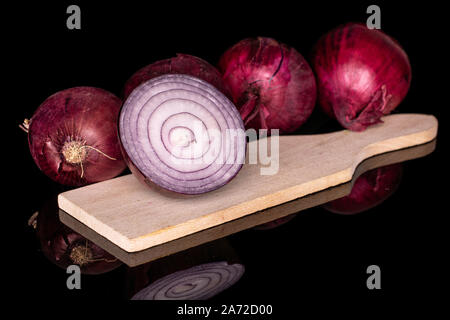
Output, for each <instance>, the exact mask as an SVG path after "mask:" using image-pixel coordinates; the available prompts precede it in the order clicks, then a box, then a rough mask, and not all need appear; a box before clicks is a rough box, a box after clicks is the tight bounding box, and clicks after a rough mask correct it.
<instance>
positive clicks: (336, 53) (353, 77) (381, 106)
mask: <svg viewBox="0 0 450 320" xmlns="http://www.w3.org/2000/svg"><path fill="white" fill-rule="evenodd" d="M312 65H313V69H314V71H315V73H316V76H317V85H318V93H319V97H318V98H319V104H320V105H321V107H322V109H323V110H324V111H325V113H326V114H328V115H329V116H330V117H332V118H335V119H337V121H338V122H339V123H340V124H341V125H342V126H343V127H344V128H347V129H349V130H352V131H363V130H365V129H366V128H367V127H368V126H371V125H374V124H376V123H379V122H381V120H380V118H381V117H382V116H384V115H387V114H389V113H390V112H392V110H394V109H395V108H396V107H397V106H398V105H399V104H400V102H401V101H402V100H403V99H404V98H405V96H406V94H407V92H408V90H409V87H410V83H411V66H410V63H409V59H408V56H407V54H406V53H405V51H404V50H403V49H402V48H401V47H400V45H399V44H398V42H397V41H395V40H394V39H392V38H391V37H390V36H388V35H386V34H385V33H383V32H382V31H380V30H376V29H374V30H371V29H368V28H367V26H366V25H364V24H359V23H348V24H346V25H343V26H339V27H337V28H336V29H334V30H331V31H330V32H328V33H327V34H325V35H324V36H323V37H321V39H320V40H319V41H318V43H317V44H316V45H315V48H314V50H313V57H312Z"/></svg>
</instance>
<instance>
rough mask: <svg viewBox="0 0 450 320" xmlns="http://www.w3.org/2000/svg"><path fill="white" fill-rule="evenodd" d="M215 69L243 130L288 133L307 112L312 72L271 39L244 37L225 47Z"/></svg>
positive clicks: (312, 90)
mask: <svg viewBox="0 0 450 320" xmlns="http://www.w3.org/2000/svg"><path fill="white" fill-rule="evenodd" d="M219 69H220V71H221V72H222V74H223V79H224V81H225V83H226V84H227V85H228V86H229V88H230V90H231V96H232V99H233V102H234V103H235V105H236V106H237V108H238V109H239V111H240V113H241V116H242V119H243V120H244V123H245V126H246V128H247V129H249V128H253V129H256V130H258V129H280V133H281V134H283V133H290V132H293V131H295V130H296V129H298V128H299V127H300V126H301V125H302V124H303V123H304V122H305V121H306V120H307V119H308V118H309V116H310V115H311V113H312V111H313V109H314V105H315V102H316V82H315V78H314V74H313V72H312V70H311V68H310V66H309V65H308V63H307V62H306V60H305V59H304V58H303V56H302V55H301V54H300V53H298V52H297V51H296V50H295V49H294V48H291V47H289V46H287V45H286V44H283V43H279V42H278V41H276V40H275V39H272V38H264V37H259V38H248V39H244V40H242V41H240V42H238V43H237V44H235V45H234V46H232V47H231V48H230V49H228V50H227V51H226V52H225V53H224V54H223V55H222V57H221V59H220V61H219Z"/></svg>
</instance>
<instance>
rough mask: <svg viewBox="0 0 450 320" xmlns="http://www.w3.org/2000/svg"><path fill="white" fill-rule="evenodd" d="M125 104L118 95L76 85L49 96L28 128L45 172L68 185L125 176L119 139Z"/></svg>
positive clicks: (36, 157) (37, 160) (33, 152)
mask: <svg viewBox="0 0 450 320" xmlns="http://www.w3.org/2000/svg"><path fill="white" fill-rule="evenodd" d="M121 105H122V101H121V100H120V99H119V98H118V97H116V96H115V95H114V94H112V93H110V92H108V91H106V90H103V89H100V88H95V87H74V88H70V89H66V90H62V91H59V92H57V93H55V94H53V95H52V96H50V97H48V98H47V99H46V100H45V101H44V102H43V103H42V104H41V105H40V106H39V108H38V109H37V110H36V112H35V113H34V115H33V117H32V118H31V120H30V124H29V129H28V144H29V147H30V152H31V155H32V157H33V159H34V161H35V163H36V164H37V166H38V167H39V169H40V170H41V171H42V172H43V173H44V174H46V175H47V176H48V177H50V178H51V179H53V180H54V181H56V182H58V183H60V184H62V185H68V186H83V185H87V184H90V183H94V182H99V181H103V180H107V179H110V178H114V177H115V176H117V175H119V174H120V173H121V172H122V171H123V170H124V169H125V167H126V164H125V162H124V161H123V158H122V154H121V152H120V145H119V140H118V135H117V120H118V115H119V111H120V107H121ZM68 151H72V152H68Z"/></svg>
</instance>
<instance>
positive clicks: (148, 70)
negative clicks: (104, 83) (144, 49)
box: [123, 53, 229, 99]
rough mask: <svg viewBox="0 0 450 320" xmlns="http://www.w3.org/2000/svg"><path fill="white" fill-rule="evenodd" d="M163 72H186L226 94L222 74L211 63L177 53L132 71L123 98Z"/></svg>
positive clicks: (227, 93) (227, 92)
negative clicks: (134, 71) (174, 55)
mask: <svg viewBox="0 0 450 320" xmlns="http://www.w3.org/2000/svg"><path fill="white" fill-rule="evenodd" d="M164 74H187V75H191V76H193V77H196V78H199V79H202V80H204V81H206V82H208V83H210V84H212V85H213V86H214V87H216V88H217V89H218V90H220V91H221V92H222V93H223V94H225V95H226V96H229V90H228V88H227V87H226V86H225V83H224V82H223V81H222V75H221V74H220V72H219V70H217V69H216V68H215V67H214V66H213V65H211V64H210V63H208V62H207V61H205V60H203V59H201V58H198V57H196V56H192V55H188V54H182V53H178V54H177V55H176V57H173V58H169V59H164V60H159V61H156V62H154V63H152V64H149V65H147V66H145V67H143V68H141V69H139V70H138V71H136V73H134V74H133V75H132V76H131V77H130V78H129V79H128V81H127V82H126V83H125V86H124V89H123V97H124V99H126V98H128V96H129V95H130V93H131V92H132V91H133V90H134V89H135V88H136V87H138V86H139V85H140V84H141V83H143V82H145V81H147V80H150V79H153V78H156V77H159V76H161V75H164Z"/></svg>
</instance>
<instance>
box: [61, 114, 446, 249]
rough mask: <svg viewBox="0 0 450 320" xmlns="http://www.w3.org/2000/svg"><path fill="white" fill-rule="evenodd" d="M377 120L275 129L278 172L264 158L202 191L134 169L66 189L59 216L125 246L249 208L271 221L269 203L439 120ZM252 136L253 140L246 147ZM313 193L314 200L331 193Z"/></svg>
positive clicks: (330, 180)
mask: <svg viewBox="0 0 450 320" xmlns="http://www.w3.org/2000/svg"><path fill="white" fill-rule="evenodd" d="M383 121H384V122H383V123H382V124H378V125H375V126H372V127H370V128H369V129H367V130H366V131H364V132H350V131H348V130H342V131H339V132H334V133H328V134H321V135H300V136H281V137H279V139H280V140H279V163H278V166H279V169H278V172H277V173H276V174H274V175H261V171H260V169H261V167H267V166H264V165H260V164H245V165H244V166H243V168H242V170H241V171H240V172H239V174H238V175H237V176H236V177H235V178H234V179H233V180H232V181H231V182H230V183H228V184H227V185H226V186H224V187H222V188H220V189H218V190H216V191H213V192H210V193H206V194H203V195H197V196H187V197H186V196H183V197H169V196H167V195H166V194H161V193H158V192H156V191H154V190H151V189H150V188H148V187H147V186H145V185H143V184H141V183H140V182H138V180H137V179H135V177H134V176H133V175H126V176H122V177H118V178H115V179H111V180H107V181H104V182H100V183H96V184H92V185H89V186H86V187H82V188H78V189H75V190H71V191H68V192H65V193H62V194H60V195H59V197H58V204H59V207H60V209H62V210H63V213H64V216H65V219H62V221H63V222H64V223H66V224H68V225H69V226H72V227H73V226H74V225H75V224H78V225H79V226H82V227H83V229H84V232H80V233H82V234H83V233H86V230H89V231H88V233H90V234H91V235H92V234H96V235H97V236H98V238H99V239H100V238H101V239H105V240H106V241H108V242H110V243H111V244H114V246H116V247H117V248H120V250H123V251H124V252H128V253H135V252H139V251H143V250H148V249H151V248H158V247H160V246H161V245H163V244H165V243H169V242H174V241H176V240H177V241H178V240H180V239H184V238H188V237H189V236H191V235H194V234H196V233H199V232H204V231H208V230H217V228H218V227H220V226H221V225H225V224H229V223H230V222H233V221H235V220H238V219H242V218H244V217H247V216H250V215H252V214H254V213H261V212H263V213H264V214H265V215H266V216H265V217H264V220H265V221H270V220H273V219H276V218H277V217H279V216H280V214H279V213H278V215H277V213H276V212H277V210H267V209H268V208H276V207H277V206H278V207H280V205H282V204H285V203H292V202H293V201H294V200H296V199H299V198H302V197H306V196H309V195H316V194H317V193H318V192H319V195H320V192H321V191H324V190H325V191H326V190H327V189H329V188H332V187H335V186H339V185H341V184H345V183H348V182H349V181H351V180H352V177H353V175H354V173H355V170H356V169H357V167H358V165H359V164H360V163H361V162H362V161H364V160H365V159H368V158H371V157H373V156H376V155H380V154H383V153H387V152H391V151H395V150H400V149H404V148H409V147H413V146H418V145H422V144H426V143H428V142H430V141H433V140H434V139H435V138H436V135H437V127H438V122H437V120H436V118H435V117H433V116H431V115H422V114H395V115H390V116H387V117H384V118H383ZM269 140H270V138H269ZM269 142H270V141H269ZM253 143H257V141H253V142H250V143H249V145H248V148H251V147H252V144H253ZM398 161H402V160H401V159H399V160H398ZM390 162H391V163H392V162H395V160H392V159H391V161H390ZM348 192H350V188H347V191H346V193H348ZM324 194H325V193H324ZM343 195H344V194H342V195H340V196H343ZM315 199H316V200H315V201H314V204H315V205H319V204H321V203H324V202H327V201H329V200H330V199H329V198H327V197H326V196H324V197H322V198H320V196H319V197H316V198H315ZM278 211H279V210H278ZM271 214H273V219H271V217H270V215H271ZM260 215H261V214H260ZM70 221H72V223H69V222H70ZM75 222H76V223H75ZM236 230H237V229H236ZM77 231H78V230H77ZM228 233H229V232H228ZM211 237H212V238H213V237H214V236H211ZM204 242H206V241H204ZM161 255H163V254H162V253H161Z"/></svg>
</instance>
